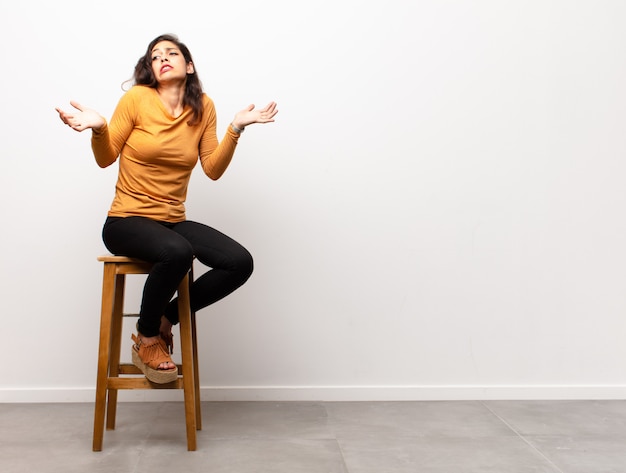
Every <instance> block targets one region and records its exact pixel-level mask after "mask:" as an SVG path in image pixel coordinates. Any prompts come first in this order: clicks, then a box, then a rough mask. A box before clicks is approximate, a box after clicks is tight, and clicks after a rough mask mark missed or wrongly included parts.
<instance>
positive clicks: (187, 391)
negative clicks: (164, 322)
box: [93, 255, 202, 452]
mask: <svg viewBox="0 0 626 473" xmlns="http://www.w3.org/2000/svg"><path fill="white" fill-rule="evenodd" d="M98 261H100V262H102V263H103V264H104V274H103V278H102V310H101V313H100V342H99V349H98V372H97V379H96V402H95V413H94V431H93V451H96V452H97V451H101V450H102V443H103V437H104V427H105V417H106V428H107V430H113V429H115V417H116V410H117V392H118V390H120V389H182V390H183V399H184V404H185V424H186V429H187V450H189V451H193V450H196V430H201V428H202V417H201V411H200V381H199V377H198V371H199V369H198V347H197V336H196V316H195V313H194V312H193V311H192V310H191V307H190V302H189V286H190V284H191V282H192V281H193V271H192V270H191V269H190V271H189V272H188V273H187V274H186V275H185V277H184V278H183V280H182V281H181V282H180V284H179V286H178V289H177V293H178V313H179V324H180V352H181V358H182V363H181V364H179V365H178V373H179V376H178V378H177V379H176V380H175V381H172V382H170V383H167V384H156V383H152V382H150V381H149V380H148V379H146V377H145V376H144V375H143V373H142V372H141V370H140V369H139V368H137V367H136V366H135V365H134V364H132V363H122V362H120V359H121V346H122V340H121V339H122V328H123V320H124V318H125V317H133V316H134V317H138V314H126V313H124V312H123V309H124V290H125V283H126V275H127V274H148V273H149V272H150V270H151V269H152V263H149V262H146V261H143V260H140V259H137V258H128V257H126V256H116V255H102V256H98Z"/></svg>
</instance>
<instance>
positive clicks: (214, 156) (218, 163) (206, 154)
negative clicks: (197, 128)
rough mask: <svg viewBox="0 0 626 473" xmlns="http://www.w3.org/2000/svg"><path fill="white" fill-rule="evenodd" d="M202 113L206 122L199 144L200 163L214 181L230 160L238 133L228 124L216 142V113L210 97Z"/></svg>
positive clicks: (221, 173)
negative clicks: (205, 117) (220, 138)
mask: <svg viewBox="0 0 626 473" xmlns="http://www.w3.org/2000/svg"><path fill="white" fill-rule="evenodd" d="M207 99H208V98H207ZM204 113H205V114H207V124H206V127H205V129H204V132H203V133H202V137H201V139H200V144H199V154H200V163H201V164H202V170H203V171H204V173H205V174H206V175H207V176H208V177H209V178H211V179H213V180H214V181H215V180H217V179H219V178H220V177H222V175H223V174H224V172H225V171H226V168H228V165H229V164H230V162H231V161H232V159H233V155H234V154H235V148H236V147H237V141H238V140H239V134H237V133H235V132H234V131H233V130H232V128H231V127H230V126H229V127H228V129H227V130H226V133H225V135H224V138H223V139H222V141H221V142H218V140H217V133H216V126H217V115H216V113H215V106H214V105H213V101H212V100H211V99H208V100H207V102H206V104H205V108H204Z"/></svg>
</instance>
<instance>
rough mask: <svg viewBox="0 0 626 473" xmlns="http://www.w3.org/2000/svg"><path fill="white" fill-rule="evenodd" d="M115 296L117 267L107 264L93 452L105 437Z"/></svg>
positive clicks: (103, 280) (104, 280)
mask: <svg viewBox="0 0 626 473" xmlns="http://www.w3.org/2000/svg"><path fill="white" fill-rule="evenodd" d="M114 295H115V265H114V264H108V263H105V265H104V274H103V278H102V310H101V313H100V342H99V349H98V374H97V377H96V404H95V413H94V422H93V447H92V448H93V451H94V452H99V451H101V450H102V438H103V436H104V413H105V412H104V411H105V408H106V394H107V377H108V373H109V352H110V350H111V318H112V314H113V297H114Z"/></svg>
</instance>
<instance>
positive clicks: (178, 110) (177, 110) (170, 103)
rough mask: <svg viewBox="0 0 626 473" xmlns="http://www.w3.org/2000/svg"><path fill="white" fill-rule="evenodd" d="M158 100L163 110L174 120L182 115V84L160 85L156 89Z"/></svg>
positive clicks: (183, 86)
mask: <svg viewBox="0 0 626 473" xmlns="http://www.w3.org/2000/svg"><path fill="white" fill-rule="evenodd" d="M157 93H158V94H159V98H160V99H161V102H162V103H163V106H164V107H165V110H167V112H168V113H169V114H170V115H172V116H173V117H174V118H178V117H179V116H180V115H181V114H182V113H183V98H184V96H185V85H184V84H183V85H182V86H181V85H178V84H160V85H159V87H158V88H157Z"/></svg>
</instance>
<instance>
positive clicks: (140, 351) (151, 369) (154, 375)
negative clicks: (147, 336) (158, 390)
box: [132, 334, 178, 384]
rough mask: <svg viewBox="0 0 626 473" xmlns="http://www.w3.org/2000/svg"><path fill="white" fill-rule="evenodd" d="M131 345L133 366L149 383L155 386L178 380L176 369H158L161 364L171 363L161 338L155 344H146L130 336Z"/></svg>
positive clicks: (133, 335) (136, 337)
mask: <svg viewBox="0 0 626 473" xmlns="http://www.w3.org/2000/svg"><path fill="white" fill-rule="evenodd" d="M132 339H133V341H134V342H135V343H134V344H133V349H132V353H133V364H134V365H135V366H136V367H137V368H139V369H140V370H141V371H142V373H143V374H145V375H146V378H148V380H149V381H152V382H153V383H157V384H165V383H171V382H172V381H176V378H178V368H176V367H174V368H170V369H168V370H163V369H158V368H159V365H160V364H161V363H166V362H168V361H169V362H171V361H172V358H170V356H169V354H168V353H167V351H168V350H167V346H166V345H165V341H163V339H162V338H159V339H158V340H157V341H156V342H154V343H151V344H149V345H148V344H146V343H143V342H142V341H141V339H140V338H139V337H138V336H135V334H132Z"/></svg>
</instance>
